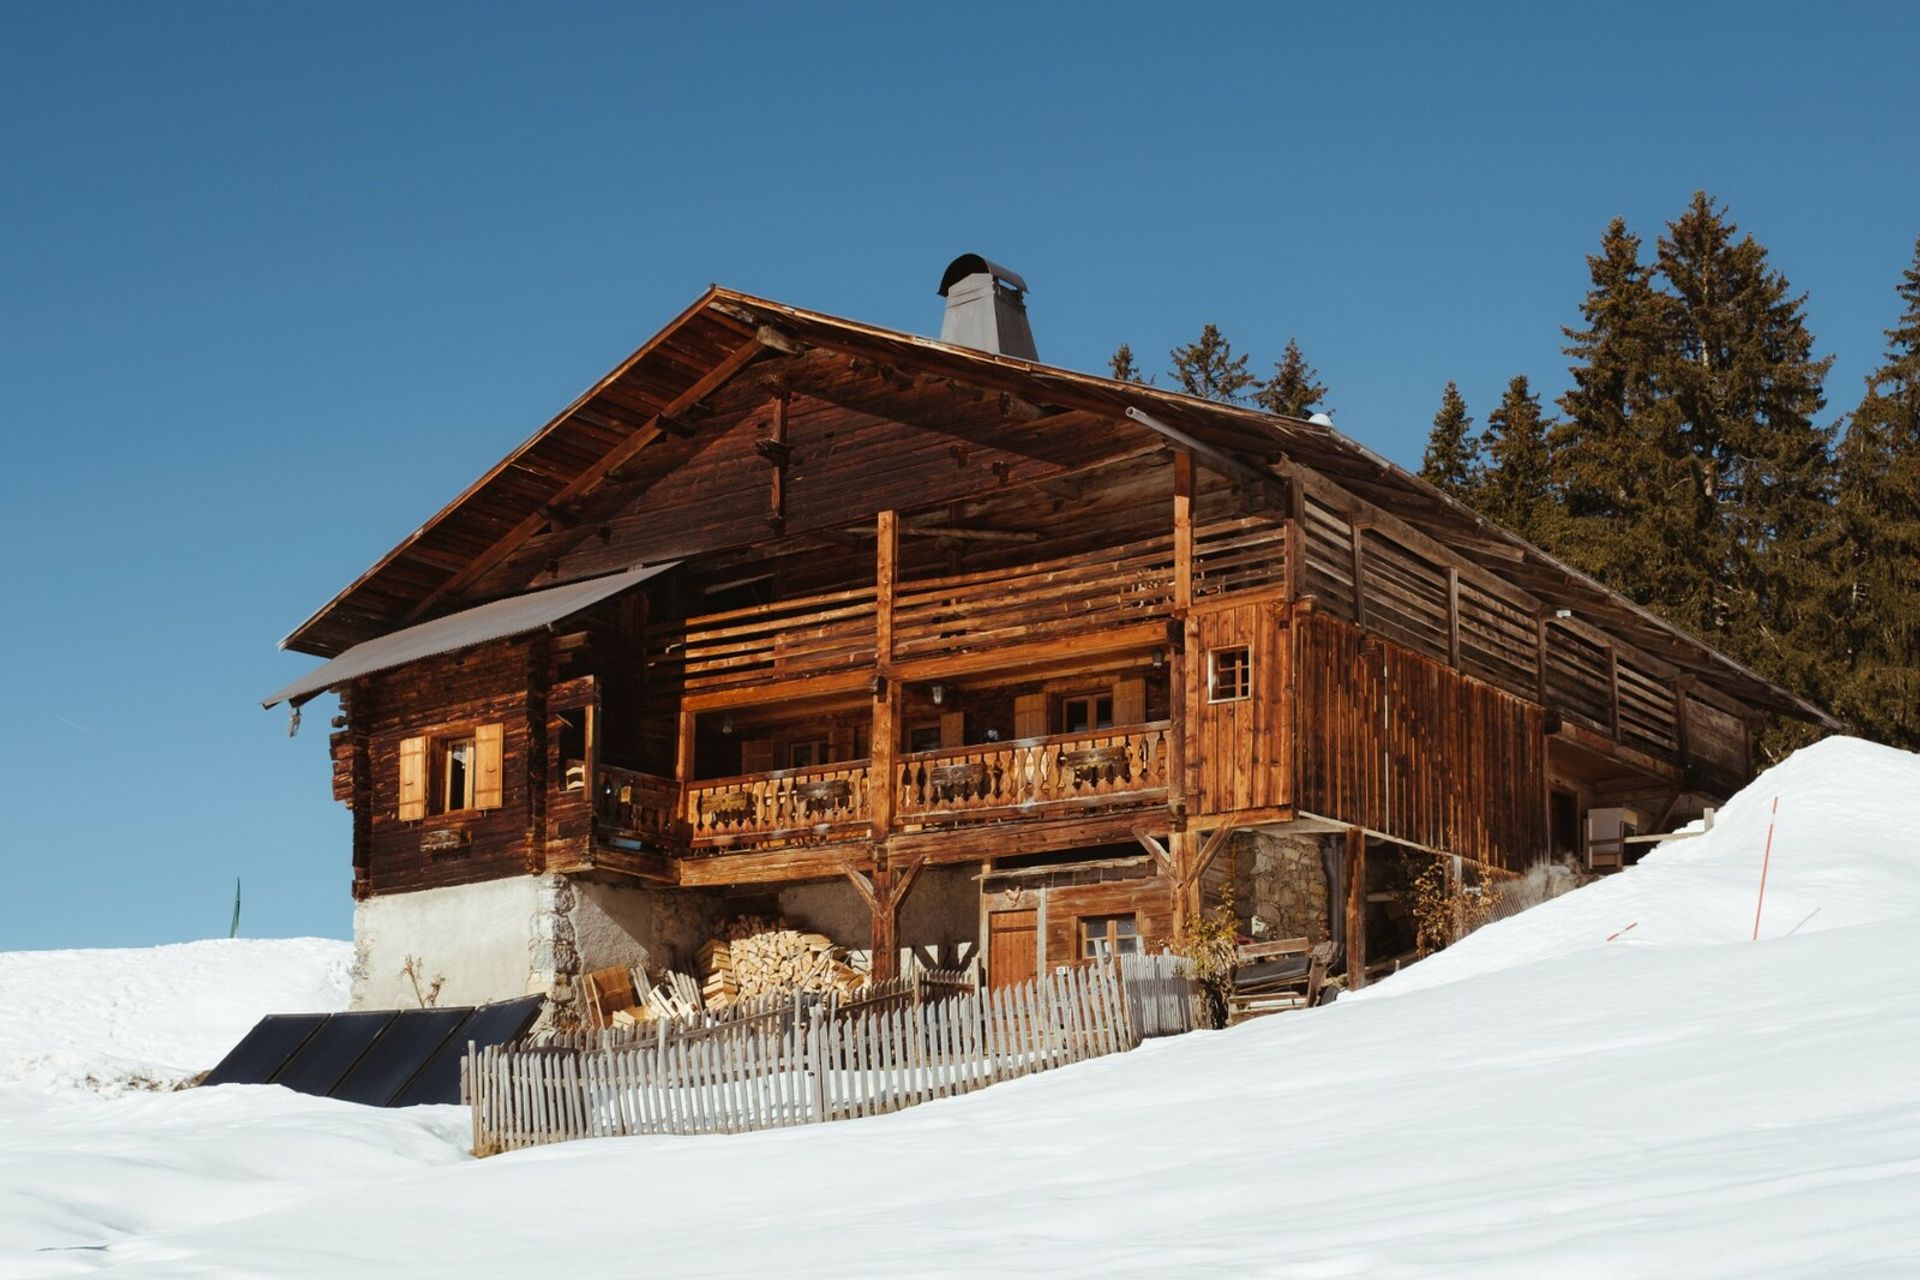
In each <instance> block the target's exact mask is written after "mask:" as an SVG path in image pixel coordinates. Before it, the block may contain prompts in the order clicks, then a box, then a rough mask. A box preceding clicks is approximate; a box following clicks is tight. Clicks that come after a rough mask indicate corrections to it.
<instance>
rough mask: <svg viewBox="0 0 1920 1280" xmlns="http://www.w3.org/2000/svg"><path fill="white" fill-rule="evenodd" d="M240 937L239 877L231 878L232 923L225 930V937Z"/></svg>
mask: <svg viewBox="0 0 1920 1280" xmlns="http://www.w3.org/2000/svg"><path fill="white" fill-rule="evenodd" d="M239 936H240V877H239V876H235V877H234V878H233V923H232V924H231V925H230V926H228V928H227V937H229V938H237V937H239Z"/></svg>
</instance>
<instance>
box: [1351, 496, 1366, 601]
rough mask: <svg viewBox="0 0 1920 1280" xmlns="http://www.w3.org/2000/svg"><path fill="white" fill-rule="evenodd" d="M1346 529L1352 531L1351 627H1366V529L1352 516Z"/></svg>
mask: <svg viewBox="0 0 1920 1280" xmlns="http://www.w3.org/2000/svg"><path fill="white" fill-rule="evenodd" d="M1347 527H1348V528H1350V529H1352V530H1353V625H1355V626H1356V627H1364V626H1366V625H1367V552H1366V542H1367V527H1366V525H1365V524H1363V523H1362V522H1361V520H1360V517H1359V516H1357V515H1356V516H1354V518H1353V519H1352V521H1350V522H1349V524H1348V526H1347Z"/></svg>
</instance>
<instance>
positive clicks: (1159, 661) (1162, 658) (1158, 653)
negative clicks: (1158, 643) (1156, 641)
mask: <svg viewBox="0 0 1920 1280" xmlns="http://www.w3.org/2000/svg"><path fill="white" fill-rule="evenodd" d="M1166 665H1167V651H1166V650H1165V649H1155V650H1154V651H1153V669H1154V670H1155V671H1158V670H1159V669H1160V668H1162V667H1164V666H1166Z"/></svg>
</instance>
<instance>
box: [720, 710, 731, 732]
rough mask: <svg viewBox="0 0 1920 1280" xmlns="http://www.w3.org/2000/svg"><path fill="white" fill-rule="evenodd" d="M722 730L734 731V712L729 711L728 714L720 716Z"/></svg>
mask: <svg viewBox="0 0 1920 1280" xmlns="http://www.w3.org/2000/svg"><path fill="white" fill-rule="evenodd" d="M720 732H722V733H732V732H733V712H731V711H729V712H727V714H726V715H724V716H721V717H720Z"/></svg>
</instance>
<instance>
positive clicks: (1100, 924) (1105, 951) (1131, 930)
mask: <svg viewBox="0 0 1920 1280" xmlns="http://www.w3.org/2000/svg"><path fill="white" fill-rule="evenodd" d="M1139 950H1140V925H1139V922H1138V921H1136V920H1135V919H1134V917H1132V916H1082V917H1081V918H1080V954H1081V956H1082V957H1083V958H1085V959H1088V960H1100V959H1104V958H1106V957H1108V956H1130V955H1135V954H1137V953H1138V952H1139Z"/></svg>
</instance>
